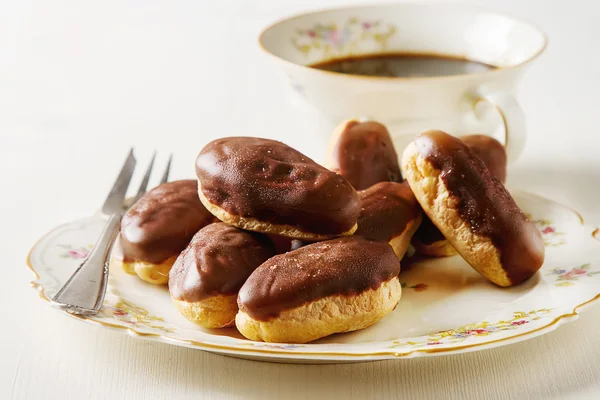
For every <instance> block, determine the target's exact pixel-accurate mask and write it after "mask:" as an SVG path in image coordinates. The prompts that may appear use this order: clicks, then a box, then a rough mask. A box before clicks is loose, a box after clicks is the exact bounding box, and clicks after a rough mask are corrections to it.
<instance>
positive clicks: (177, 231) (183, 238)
mask: <svg viewBox="0 0 600 400" xmlns="http://www.w3.org/2000/svg"><path fill="white" fill-rule="evenodd" d="M214 221H215V217H213V215H212V214H211V213H210V212H208V210H207V209H206V208H204V206H203V205H202V203H201V202H200V200H199V199H198V183H197V182H196V181H195V180H182V181H175V182H168V183H164V184H162V185H160V186H157V187H155V188H154V189H152V190H150V191H149V192H148V193H146V194H145V195H144V196H143V197H141V198H140V199H139V200H138V201H137V202H136V203H135V204H134V205H133V206H131V208H130V209H129V210H127V212H126V213H125V215H124V216H123V220H122V221H121V234H120V242H121V246H122V248H123V259H124V260H125V261H129V262H131V261H146V262H149V263H161V262H163V261H165V260H166V259H167V258H169V257H173V256H177V255H178V254H179V253H180V252H181V251H182V250H183V249H185V246H187V244H188V243H189V242H190V240H191V239H192V236H194V234H195V233H196V232H198V230H199V229H201V228H202V227H204V226H206V225H208V224H210V223H212V222H214Z"/></svg>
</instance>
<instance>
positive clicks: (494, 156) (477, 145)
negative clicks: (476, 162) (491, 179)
mask: <svg viewBox="0 0 600 400" xmlns="http://www.w3.org/2000/svg"><path fill="white" fill-rule="evenodd" d="M460 140H462V141H463V142H464V143H465V144H466V145H467V146H469V148H471V151H472V152H473V153H475V155H476V156H477V157H479V158H480V159H481V161H483V163H484V164H485V166H486V167H487V169H488V170H489V171H490V174H491V175H492V176H495V177H496V178H498V179H500V181H501V182H502V183H504V182H506V150H505V149H504V146H503V145H502V143H500V142H499V141H497V140H496V139H494V138H493V137H490V136H486V135H469V136H462V137H461V138H460Z"/></svg>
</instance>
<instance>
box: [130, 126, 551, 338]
mask: <svg viewBox="0 0 600 400" xmlns="http://www.w3.org/2000/svg"><path fill="white" fill-rule="evenodd" d="M399 161H400V162H399ZM326 165H327V167H328V168H325V167H323V166H321V165H319V164H317V163H316V162H314V161H313V160H311V159H310V158H308V157H307V156H305V155H303V154H302V153H300V152H298V151H296V150H294V149H293V148H291V147H289V146H287V145H285V144H284V143H281V142H278V141H274V140H268V139H260V138H253V137H228V138H222V139H217V140H214V141H212V142H210V143H209V144H207V145H206V146H205V147H204V149H202V151H201V152H200V154H199V155H198V157H197V159H196V175H197V178H198V179H197V180H181V181H175V182H169V183H165V184H162V185H160V186H158V187H156V188H155V189H153V190H151V191H149V192H148V193H147V194H146V195H145V196H144V197H142V198H141V199H139V200H138V201H137V202H136V203H135V204H134V205H133V206H132V207H131V208H130V209H129V211H128V212H127V213H126V214H125V216H124V218H123V220H122V224H121V233H120V244H121V248H122V250H123V258H122V260H119V261H120V262H122V265H123V268H124V269H125V270H126V271H127V272H129V273H132V274H136V275H138V276H139V278H141V279H143V280H144V281H147V282H149V283H153V284H168V287H169V292H170V295H171V298H172V300H173V303H174V304H175V306H176V307H177V309H178V310H179V312H180V313H181V314H182V315H183V316H184V317H185V318H187V319H188V320H190V321H192V322H194V323H196V324H198V325H200V326H202V327H205V328H223V327H230V326H236V327H237V329H238V330H239V332H241V334H242V335H244V336H245V337H247V338H248V339H252V340H262V341H266V342H287V343H306V342H310V341H313V340H317V339H319V338H322V337H325V336H328V335H331V334H334V333H340V332H349V331H354V330H358V329H363V328H366V327H368V326H370V325H372V324H374V323H376V322H377V321H379V320H381V319H382V318H383V317H385V316H386V315H387V314H388V313H390V312H391V311H393V310H394V308H395V307H396V305H397V304H398V302H399V301H400V296H401V292H402V290H401V284H400V281H399V279H398V274H399V273H400V260H402V258H403V257H404V256H405V254H406V253H407V251H409V249H410V250H414V252H416V254H420V255H421V256H428V257H445V256H451V255H455V254H459V255H460V256H462V257H463V258H464V259H465V261H466V262H467V263H468V264H470V265H471V266H472V267H473V268H474V269H475V270H477V271H478V272H479V273H480V274H481V275H483V276H484V277H485V278H487V279H488V280H490V281H491V282H493V283H494V284H496V285H498V286H501V287H508V286H512V285H517V284H519V283H521V282H523V281H525V280H526V279H528V278H530V277H531V276H532V275H534V274H535V273H536V271H537V270H538V269H539V268H540V267H541V265H542V263H543V260H544V244H543V241H542V239H541V236H540V234H539V232H538V231H537V229H536V228H535V226H534V225H533V224H532V223H531V222H530V221H529V220H528V219H527V217H526V216H525V215H524V213H523V212H522V211H521V210H520V209H519V207H518V206H517V205H516V203H515V201H514V200H513V198H512V197H511V195H510V194H509V192H508V191H507V190H506V189H505V188H504V184H503V182H504V180H505V178H506V154H505V150H504V147H503V146H502V145H501V144H500V143H499V142H498V141H496V140H495V139H493V138H490V137H487V136H483V135H471V136H463V137H460V138H457V137H454V136H450V135H448V134H446V133H444V132H441V131H429V132H425V133H423V134H421V135H419V136H418V137H417V138H416V139H415V140H414V141H413V142H412V143H411V144H410V145H409V146H408V147H407V148H406V149H405V150H404V152H403V154H402V157H401V160H399V158H398V155H397V154H396V150H395V149H394V146H393V143H392V140H391V138H390V135H389V133H388V131H387V129H386V128H385V126H383V125H381V124H379V123H377V122H374V121H367V122H359V121H355V120H350V121H344V122H343V123H342V124H340V125H339V126H338V127H337V128H336V130H335V131H334V133H333V135H332V137H331V142H330V146H329V149H328V157H327V162H326ZM411 255H412V254H411Z"/></svg>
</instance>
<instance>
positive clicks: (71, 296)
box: [51, 148, 173, 315]
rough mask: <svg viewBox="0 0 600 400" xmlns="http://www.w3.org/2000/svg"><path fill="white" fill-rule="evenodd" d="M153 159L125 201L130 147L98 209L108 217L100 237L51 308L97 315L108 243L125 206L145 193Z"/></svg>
mask: <svg viewBox="0 0 600 400" xmlns="http://www.w3.org/2000/svg"><path fill="white" fill-rule="evenodd" d="M155 158H156V152H154V155H153V156H152V160H150V164H149V165H148V168H147V169H146V173H145V174H144V178H143V179H142V183H141V184H140V187H139V189H138V191H137V194H136V195H135V197H134V198H133V199H132V201H131V202H127V201H126V198H125V196H126V194H127V188H128V187H129V183H130V182H131V177H132V176H133V171H134V170H135V165H136V159H135V157H134V156H133V148H131V150H130V151H129V155H128V156H127V158H126V159H125V164H123V167H122V168H121V172H120V173H119V176H118V177H117V180H116V181H115V183H114V185H113V187H112V189H111V191H110V193H109V194H108V196H107V197H106V200H105V201H104V205H103V206H102V213H103V214H104V215H107V216H108V220H107V221H106V225H104V229H103V230H102V233H101V234H100V238H98V241H97V242H96V244H95V245H94V247H93V248H92V251H91V252H90V254H89V255H88V256H87V258H86V259H85V260H84V261H83V262H82V263H81V265H80V266H79V268H77V270H76V271H75V272H74V273H73V275H71V277H70V278H69V280H68V281H67V282H66V283H65V284H64V285H63V287H62V288H61V289H60V290H59V291H58V293H56V295H55V296H54V297H53V298H52V301H51V304H52V305H53V306H55V307H58V308H60V309H61V310H64V311H67V312H69V313H71V314H79V315H96V314H98V312H99V311H100V309H101V308H102V303H103V301H104V295H105V294H106V285H107V283H108V258H109V255H110V250H111V248H112V244H113V243H114V240H115V237H116V236H117V233H118V232H119V227H120V225H121V218H122V217H123V214H125V211H127V208H128V204H133V203H134V202H136V201H137V200H138V199H139V198H140V197H142V196H143V195H144V193H146V189H147V188H148V181H149V180H150V174H151V173H152V168H153V166H154V160H155ZM172 158H173V157H172V156H171V157H169V161H168V162H167V166H166V168H165V171H164V173H163V176H162V178H161V181H160V183H165V182H167V181H168V180H169V171H170V169H171V161H172Z"/></svg>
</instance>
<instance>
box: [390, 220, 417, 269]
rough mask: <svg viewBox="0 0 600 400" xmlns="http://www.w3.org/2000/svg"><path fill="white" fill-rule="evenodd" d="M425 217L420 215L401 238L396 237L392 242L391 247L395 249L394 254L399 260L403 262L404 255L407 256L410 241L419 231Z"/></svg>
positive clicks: (407, 227) (410, 223) (409, 224)
mask: <svg viewBox="0 0 600 400" xmlns="http://www.w3.org/2000/svg"><path fill="white" fill-rule="evenodd" d="M422 219H423V216H422V215H421V214H419V216H418V217H417V218H415V219H413V220H412V221H410V222H409V223H408V225H407V226H406V229H404V232H402V234H401V235H400V236H396V237H395V238H393V239H392V240H390V246H392V249H394V253H396V257H398V260H400V261H402V258H403V257H404V254H406V250H408V246H410V241H411V239H412V237H413V235H414V234H415V232H416V231H417V229H419V225H421V220H422Z"/></svg>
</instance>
